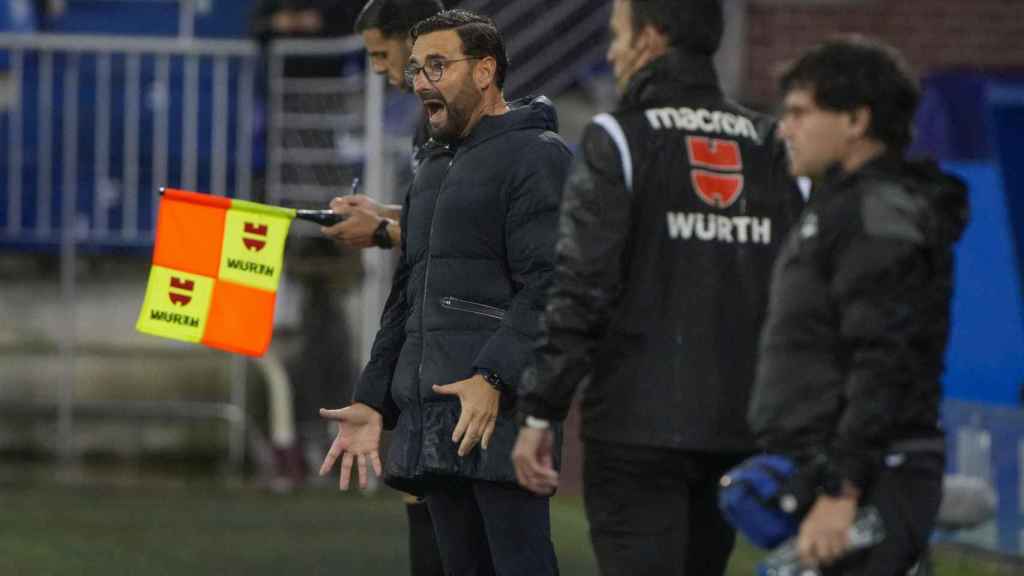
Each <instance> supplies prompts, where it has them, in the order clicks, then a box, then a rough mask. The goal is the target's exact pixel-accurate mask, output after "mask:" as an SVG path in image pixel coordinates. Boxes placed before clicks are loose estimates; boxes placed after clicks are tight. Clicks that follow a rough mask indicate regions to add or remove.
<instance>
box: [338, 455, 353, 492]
mask: <svg viewBox="0 0 1024 576" xmlns="http://www.w3.org/2000/svg"><path fill="white" fill-rule="evenodd" d="M351 477H352V453H351V452H345V455H344V456H342V457H341V479H340V480H339V482H338V488H340V489H341V490H348V483H349V479H350V478H351Z"/></svg>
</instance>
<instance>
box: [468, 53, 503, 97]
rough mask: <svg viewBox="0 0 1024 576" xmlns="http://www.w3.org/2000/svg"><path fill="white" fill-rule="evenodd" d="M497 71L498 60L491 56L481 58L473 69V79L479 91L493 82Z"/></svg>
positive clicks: (485, 88)
mask: <svg viewBox="0 0 1024 576" xmlns="http://www.w3.org/2000/svg"><path fill="white" fill-rule="evenodd" d="M497 72H498V62H497V61H496V60H495V59H494V58H493V57H491V56H487V57H484V58H481V59H480V60H478V61H477V62H476V66H475V67H474V69H473V81H474V82H475V83H476V87H477V89H479V90H480V91H481V92H482V91H484V90H487V87H488V86H490V85H491V84H493V83H494V77H495V75H496V74H497Z"/></svg>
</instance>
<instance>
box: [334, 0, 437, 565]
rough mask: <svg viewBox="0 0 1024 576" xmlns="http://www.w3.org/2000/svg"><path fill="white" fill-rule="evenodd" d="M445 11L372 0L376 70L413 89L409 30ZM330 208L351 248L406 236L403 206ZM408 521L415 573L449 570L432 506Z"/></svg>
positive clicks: (359, 26)
mask: <svg viewBox="0 0 1024 576" xmlns="http://www.w3.org/2000/svg"><path fill="white" fill-rule="evenodd" d="M442 10H444V6H442V4H441V2H440V0H370V1H369V2H367V3H366V4H365V5H364V6H363V9H362V10H361V11H360V12H359V15H358V17H357V18H356V21H355V31H356V32H357V33H358V34H359V35H360V36H362V38H363V43H364V44H365V45H366V53H367V57H368V58H369V62H370V66H371V67H372V68H373V71H374V72H376V73H377V74H380V75H382V76H386V77H387V80H388V84H390V85H391V86H392V87H394V88H397V89H399V90H403V91H411V90H412V86H408V85H407V84H406V82H405V65H406V63H408V61H409V56H410V54H411V51H412V43H411V41H410V38H409V31H410V30H411V29H412V27H413V25H415V24H416V23H417V22H419V21H421V20H424V19H426V18H429V17H430V16H433V15H434V14H437V13H438V12H440V11H442ZM428 138H429V133H428V129H427V124H426V121H423V122H421V123H420V124H419V128H418V130H417V131H416V133H415V134H414V135H413V139H412V158H413V162H412V165H413V167H414V169H415V166H416V164H417V163H418V159H419V157H420V149H421V148H422V147H423V145H424V144H426V142H427V139H428ZM330 206H331V208H332V209H333V210H334V211H335V212H337V213H339V214H343V215H345V217H346V219H345V220H344V221H343V222H340V223H338V224H335V225H334V226H330V227H325V228H323V233H324V234H325V235H326V236H328V237H330V238H333V239H334V240H336V241H338V242H339V243H341V244H342V245H344V246H347V247H349V248H369V247H371V246H376V247H378V248H384V249H390V248H392V247H394V246H398V245H399V244H400V242H401V239H402V231H401V227H400V226H399V220H400V218H401V210H402V206H401V205H392V204H381V203H379V202H377V201H376V200H374V199H372V198H370V197H369V196H365V195H362V194H353V195H349V196H340V197H337V198H334V199H333V200H331V204H330ZM405 504H406V516H407V518H408V520H409V560H410V565H411V569H412V574H413V575H414V576H433V575H440V574H443V573H444V569H443V565H442V563H441V555H440V551H439V550H438V549H437V543H436V540H435V538H434V527H433V524H432V522H431V519H430V511H429V509H428V508H427V505H426V503H425V502H423V501H422V500H421V499H419V498H417V497H415V496H412V495H408V494H407V495H405Z"/></svg>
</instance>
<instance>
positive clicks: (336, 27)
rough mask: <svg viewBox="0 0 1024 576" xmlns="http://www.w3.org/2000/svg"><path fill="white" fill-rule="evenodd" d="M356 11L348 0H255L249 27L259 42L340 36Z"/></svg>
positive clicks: (352, 20) (354, 4) (354, 6)
mask: <svg viewBox="0 0 1024 576" xmlns="http://www.w3.org/2000/svg"><path fill="white" fill-rule="evenodd" d="M357 10H358V4H357V3H356V2H352V1H351V0H257V2H256V4H255V6H254V7H253V12H252V18H251V21H250V24H249V28H250V33H251V34H252V35H253V36H255V37H256V38H258V39H260V40H262V41H266V40H269V39H271V38H317V37H331V36H344V35H346V34H349V33H350V32H351V31H352V23H353V22H354V21H355V16H356V11H357Z"/></svg>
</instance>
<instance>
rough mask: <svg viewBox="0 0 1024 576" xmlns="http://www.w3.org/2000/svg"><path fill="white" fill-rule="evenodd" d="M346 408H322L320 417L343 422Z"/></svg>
mask: <svg viewBox="0 0 1024 576" xmlns="http://www.w3.org/2000/svg"><path fill="white" fill-rule="evenodd" d="M344 410H345V409H344V408H341V409H338V410H327V409H326V408H321V409H320V417H321V418H323V419H325V420H334V421H335V422H341V421H342V420H343V419H344V415H343V414H342V412H344Z"/></svg>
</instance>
